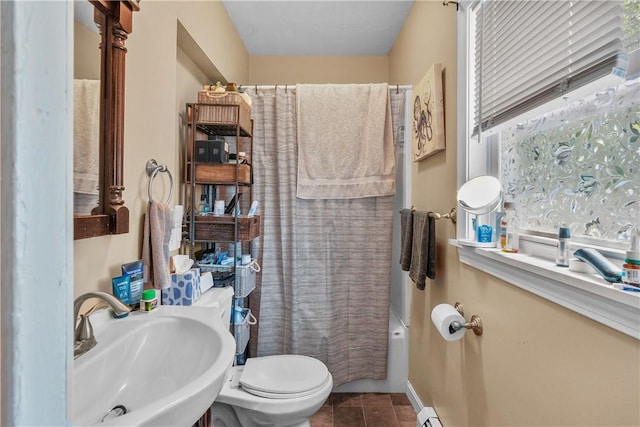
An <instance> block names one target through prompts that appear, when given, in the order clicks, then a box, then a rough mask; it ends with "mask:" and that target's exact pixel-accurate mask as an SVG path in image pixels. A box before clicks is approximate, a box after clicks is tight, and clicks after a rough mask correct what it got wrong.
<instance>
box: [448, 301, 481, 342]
mask: <svg viewBox="0 0 640 427" xmlns="http://www.w3.org/2000/svg"><path fill="white" fill-rule="evenodd" d="M453 307H454V308H455V309H456V310H457V311H458V313H460V315H461V316H463V317H464V307H463V306H462V304H461V303H459V302H456V304H455V305H454V306H453ZM462 328H466V329H471V330H472V331H473V333H474V334H476V335H482V319H481V318H480V316H478V315H477V314H474V315H473V316H471V321H469V322H466V323H461V322H456V321H453V322H451V325H449V333H452V334H453V333H454V332H456V331H458V330H460V329H462Z"/></svg>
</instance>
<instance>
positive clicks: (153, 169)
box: [146, 159, 173, 205]
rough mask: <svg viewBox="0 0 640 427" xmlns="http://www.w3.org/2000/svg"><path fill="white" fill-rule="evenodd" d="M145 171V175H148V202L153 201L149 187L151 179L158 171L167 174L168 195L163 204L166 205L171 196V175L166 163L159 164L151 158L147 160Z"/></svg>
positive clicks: (150, 186) (151, 182)
mask: <svg viewBox="0 0 640 427" xmlns="http://www.w3.org/2000/svg"><path fill="white" fill-rule="evenodd" d="M146 171H147V175H149V188H148V194H149V202H153V197H152V196H151V194H152V191H151V188H152V187H153V180H154V179H155V177H156V175H158V172H166V173H167V175H169V197H167V201H166V202H165V204H166V205H168V204H169V202H170V201H171V198H172V197H173V176H171V172H169V168H168V167H167V165H159V164H158V162H156V161H155V160H154V159H151V160H148V161H147V167H146Z"/></svg>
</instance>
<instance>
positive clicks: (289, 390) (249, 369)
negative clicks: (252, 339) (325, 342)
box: [239, 354, 330, 399]
mask: <svg viewBox="0 0 640 427" xmlns="http://www.w3.org/2000/svg"><path fill="white" fill-rule="evenodd" d="M329 375H330V374H329V370H328V369H327V367H326V365H325V364H324V363H322V362H320V361H319V360H317V359H314V358H311V357H307V356H300V355H292V354H290V355H279V356H265V357H257V358H249V359H247V362H246V364H245V366H244V369H243V371H242V374H241V376H240V379H239V383H240V386H241V387H242V389H243V390H245V391H246V392H247V393H251V394H253V395H256V396H260V397H265V398H269V399H292V398H296V397H303V396H308V395H310V394H313V393H315V392H316V391H317V389H318V388H320V387H321V386H322V385H323V384H325V383H326V381H327V377H328V376H329Z"/></svg>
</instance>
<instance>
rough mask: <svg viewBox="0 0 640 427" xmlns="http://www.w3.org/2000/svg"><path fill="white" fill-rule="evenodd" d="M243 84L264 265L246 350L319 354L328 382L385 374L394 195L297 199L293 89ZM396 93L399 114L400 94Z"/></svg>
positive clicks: (259, 252) (253, 298) (259, 246)
mask: <svg viewBox="0 0 640 427" xmlns="http://www.w3.org/2000/svg"><path fill="white" fill-rule="evenodd" d="M248 92H249V95H250V96H251V98H252V101H253V119H254V144H253V146H254V148H253V166H254V186H253V192H254V199H255V200H258V201H259V202H260V209H259V211H260V212H259V213H260V215H261V220H262V230H261V235H260V238H259V239H256V241H255V242H254V245H255V247H254V252H255V253H257V255H258V258H259V259H261V265H262V273H261V275H259V276H260V279H259V281H258V282H259V283H258V286H257V287H256V290H255V291H254V293H252V295H251V297H250V298H251V299H250V306H251V309H252V312H254V314H256V315H257V317H258V327H257V331H256V328H254V330H253V331H252V341H251V346H252V355H257V356H267V355H274V354H304V355H307V356H312V357H316V358H318V359H320V360H322V361H323V362H324V363H325V364H327V366H328V368H329V370H330V372H331V373H332V375H333V379H334V384H335V385H340V384H343V383H346V382H349V381H353V380H357V379H364V378H369V379H384V378H385V377H386V370H387V345H388V334H389V332H388V320H389V292H390V276H391V262H392V258H391V237H392V236H391V232H392V217H393V214H394V213H393V196H385V197H369V198H362V199H347V200H305V199H298V198H296V172H297V144H296V110H295V108H296V95H295V90H292V89H291V88H289V89H288V90H286V89H285V88H277V89H275V90H274V89H257V90H256V89H254V88H251V89H249V90H248ZM392 92H395V91H392ZM393 95H395V94H393ZM395 97H396V99H392V107H394V108H393V109H394V110H395V115H394V117H398V114H399V113H398V112H399V110H400V108H399V98H400V97H404V94H398V95H395ZM396 121H397V120H396ZM396 128H397V126H395V125H394V130H395V129H396ZM394 134H397V132H395V131H394Z"/></svg>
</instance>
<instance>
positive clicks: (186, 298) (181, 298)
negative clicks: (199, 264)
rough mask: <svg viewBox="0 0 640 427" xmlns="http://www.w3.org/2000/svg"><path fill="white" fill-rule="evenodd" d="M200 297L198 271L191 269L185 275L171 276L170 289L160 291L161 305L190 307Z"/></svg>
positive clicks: (197, 269)
mask: <svg viewBox="0 0 640 427" xmlns="http://www.w3.org/2000/svg"><path fill="white" fill-rule="evenodd" d="M201 296H202V290H201V289H200V269H199V268H192V269H191V270H189V271H187V272H186V273H182V274H172V275H171V287H170V288H168V289H163V290H162V304H165V305H191V304H193V303H194V302H196V301H198V300H199V299H200V297H201Z"/></svg>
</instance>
